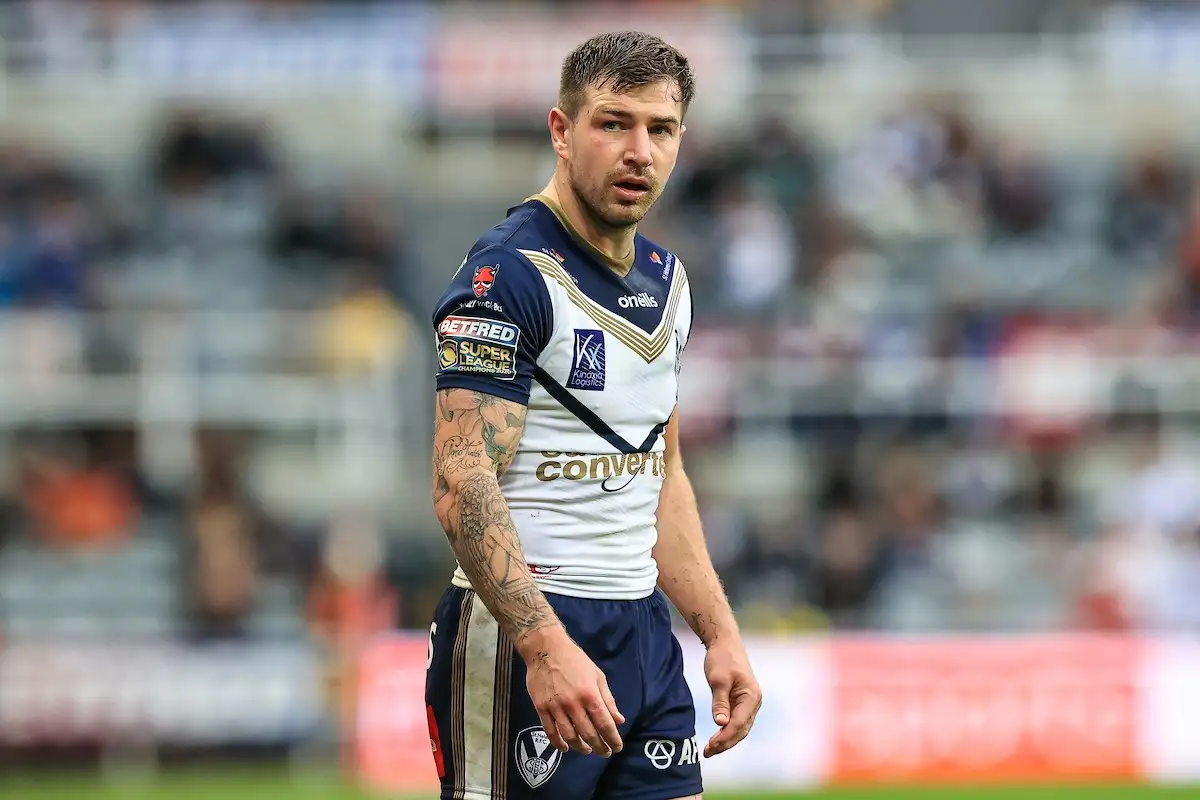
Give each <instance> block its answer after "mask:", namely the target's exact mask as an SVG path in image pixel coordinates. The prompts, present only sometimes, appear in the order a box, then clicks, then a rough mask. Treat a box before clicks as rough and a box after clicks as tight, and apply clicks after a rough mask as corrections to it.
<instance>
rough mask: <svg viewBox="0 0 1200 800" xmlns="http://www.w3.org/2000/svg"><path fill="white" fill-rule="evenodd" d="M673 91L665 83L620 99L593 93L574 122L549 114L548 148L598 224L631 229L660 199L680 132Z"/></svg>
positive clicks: (608, 92) (611, 94)
mask: <svg viewBox="0 0 1200 800" xmlns="http://www.w3.org/2000/svg"><path fill="white" fill-rule="evenodd" d="M677 91H678V90H677V87H676V86H675V84H674V83H673V82H668V81H662V82H659V83H652V84H647V85H646V86H641V87H638V88H636V89H632V90H630V91H628V92H620V93H618V92H614V91H611V90H610V89H608V88H606V87H603V86H600V87H592V88H590V89H589V90H588V94H587V97H586V100H585V102H584V104H583V107H582V108H581V109H580V110H579V114H578V115H577V116H576V118H575V119H574V120H571V119H568V118H567V117H566V116H565V115H564V114H562V112H561V111H559V110H558V109H555V110H554V111H552V112H551V114H550V130H551V135H552V137H553V140H554V149H555V151H556V152H557V153H558V155H559V157H560V158H562V159H564V160H565V162H566V166H567V171H568V176H569V178H570V181H571V188H572V190H573V191H574V192H575V195H576V197H578V198H579V201H580V203H581V204H582V205H583V207H584V209H585V210H586V211H587V212H588V214H590V215H591V216H592V218H593V219H595V220H596V221H597V222H600V223H602V224H603V225H605V226H607V227H609V228H613V229H620V228H627V227H630V226H632V225H636V224H637V223H638V222H640V221H641V219H642V218H643V217H644V216H646V212H648V211H649V210H650V207H651V206H652V205H654V201H656V200H657V199H658V198H659V196H660V195H661V194H662V191H663V189H664V188H665V187H666V185H667V180H668V179H669V178H670V177H671V171H672V170H674V169H675V159H676V157H677V156H678V154H679V141H680V138H681V137H682V135H683V131H684V127H683V124H682V119H683V106H682V104H681V103H679V102H678V101H677V100H676V99H675V96H676V92H677Z"/></svg>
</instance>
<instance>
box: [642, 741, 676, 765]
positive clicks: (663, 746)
mask: <svg viewBox="0 0 1200 800" xmlns="http://www.w3.org/2000/svg"><path fill="white" fill-rule="evenodd" d="M644 752H645V753H646V758H648V759H650V763H651V764H653V765H654V768H655V769H668V768H669V767H670V766H671V764H673V763H674V762H675V743H674V742H671V741H668V740H666V739H651V740H650V741H648V742H646V747H645V749H644Z"/></svg>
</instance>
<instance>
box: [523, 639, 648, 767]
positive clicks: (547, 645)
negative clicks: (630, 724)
mask: <svg viewBox="0 0 1200 800" xmlns="http://www.w3.org/2000/svg"><path fill="white" fill-rule="evenodd" d="M546 631H552V633H549V634H547V633H546ZM535 637H536V640H535V641H529V640H530V639H533V638H535ZM520 650H521V655H522V657H523V658H524V659H525V664H526V666H527V667H528V675H527V677H526V680H525V685H526V688H527V689H528V690H529V697H530V698H531V699H532V700H533V707H534V708H536V709H537V713H538V716H539V717H540V718H541V720H542V727H543V728H545V729H546V735H547V736H549V737H550V743H551V744H552V745H554V747H555V748H556V749H557V750H560V751H563V752H565V751H566V750H567V748H568V747H569V748H570V749H572V750H574V751H575V752H577V753H582V754H583V755H587V754H589V753H592V752H596V753H599V754H600V755H602V756H604V757H605V758H608V757H609V756H611V755H612V754H613V753H619V752H621V748H622V746H623V745H622V743H621V734H620V733H619V732H618V731H617V726H618V725H621V724H623V723H624V722H625V717H624V716H622V715H621V712H620V711H618V710H617V702H616V700H614V699H613V696H612V692H610V691H609V689H608V679H607V678H605V677H604V673H603V672H601V670H600V668H599V667H597V666H596V665H595V664H594V663H592V660H591V659H590V658H588V657H587V654H586V653H584V652H583V650H582V649H580V647H579V645H577V644H575V642H573V641H571V638H570V637H569V636H568V635H567V634H566V631H564V630H563V629H562V628H553V629H543V630H540V631H536V632H534V633H533V634H530V636H529V637H526V640H525V641H522V642H521V646H520Z"/></svg>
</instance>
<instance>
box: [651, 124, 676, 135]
mask: <svg viewBox="0 0 1200 800" xmlns="http://www.w3.org/2000/svg"><path fill="white" fill-rule="evenodd" d="M650 131H651V133H653V134H654V135H655V136H671V135H672V134H673V133H674V131H673V130H671V128H670V126H669V125H655V126H654V127H653V128H651V129H650Z"/></svg>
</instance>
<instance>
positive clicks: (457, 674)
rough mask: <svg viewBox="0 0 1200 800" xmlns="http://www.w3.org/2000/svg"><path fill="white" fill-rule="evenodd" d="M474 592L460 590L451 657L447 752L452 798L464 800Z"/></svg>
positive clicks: (465, 791)
mask: <svg viewBox="0 0 1200 800" xmlns="http://www.w3.org/2000/svg"><path fill="white" fill-rule="evenodd" d="M474 598H475V593H474V592H471V591H468V592H464V593H463V599H462V604H461V605H460V606H459V611H458V633H457V634H456V635H455V637H454V656H453V659H452V661H451V664H450V670H451V672H450V696H451V702H450V748H451V750H450V755H451V757H452V758H453V760H454V800H463V798H464V797H465V796H466V793H467V783H466V781H467V753H466V742H465V738H466V733H465V731H466V722H465V719H464V710H463V707H464V705H465V704H466V698H467V691H466V678H467V632H468V630H469V629H470V626H471V609H472V607H473V603H472V600H474Z"/></svg>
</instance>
